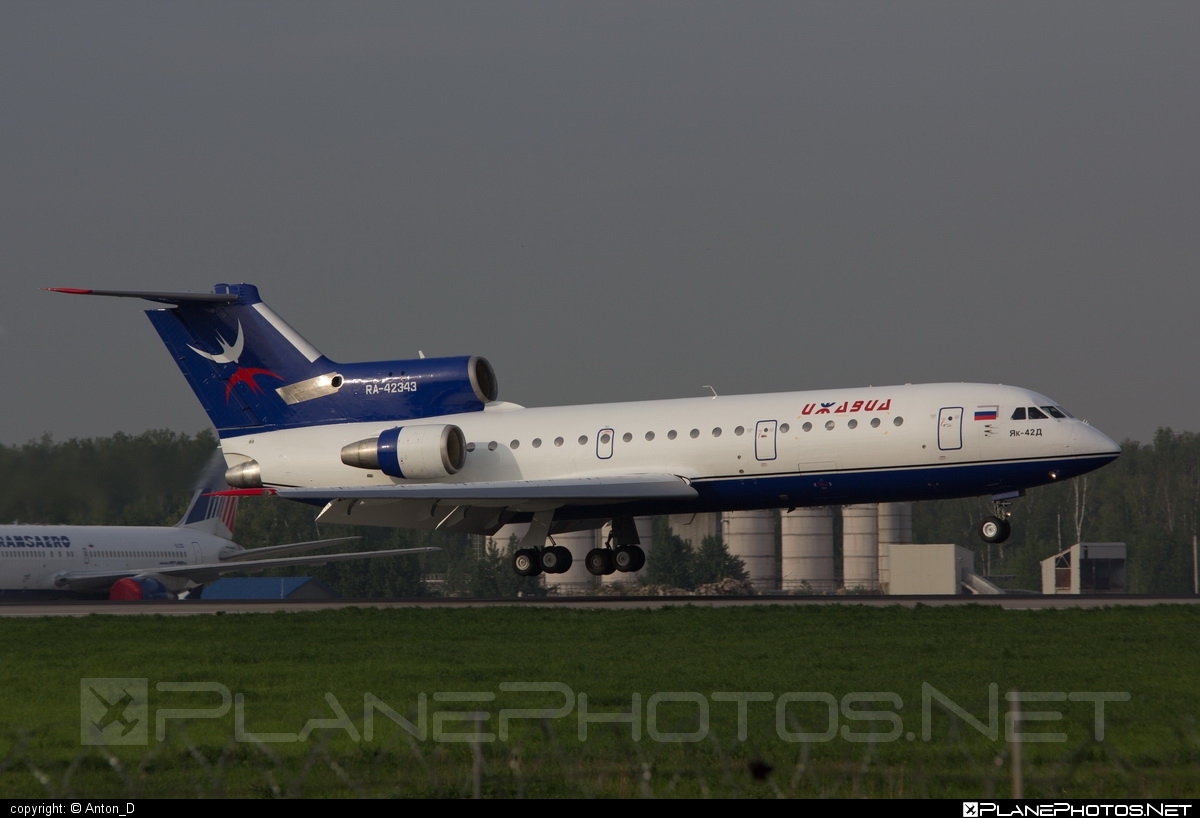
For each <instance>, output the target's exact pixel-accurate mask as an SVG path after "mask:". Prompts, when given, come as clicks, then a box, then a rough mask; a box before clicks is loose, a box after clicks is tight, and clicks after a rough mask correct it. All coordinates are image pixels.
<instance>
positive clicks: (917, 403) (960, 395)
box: [222, 384, 1119, 526]
mask: <svg viewBox="0 0 1200 818" xmlns="http://www.w3.org/2000/svg"><path fill="white" fill-rule="evenodd" d="M364 400H365V399H364ZM1027 407H1054V409H1055V414H1059V413H1061V408H1060V407H1057V405H1056V404H1055V403H1054V402H1053V401H1051V400H1050V399H1049V398H1047V397H1045V396H1044V395H1040V394H1038V393H1036V392H1031V391H1029V390H1027V389H1021V388H1018V387H1010V386H1001V385H988V384H923V385H903V386H887V387H866V388H859V389H834V390H823V391H815V392H790V393H774V394H760V395H742V396H728V397H726V396H721V397H715V398H687V399H679V400H660V401H644V402H636V403H613V404H593V405H582V406H563V407H553V408H541V409H527V408H522V407H518V406H515V405H513V404H493V405H489V407H488V408H487V409H485V410H484V411H482V412H474V413H465V414H456V415H447V416H442V417H433V418H422V419H417V420H408V421H395V422H391V423H383V422H373V423H345V424H331V425H326V426H313V427H305V428H298V429H285V430H279V431H273V432H268V433H257V434H247V435H242V436H227V437H225V438H224V439H223V440H222V449H223V451H224V452H225V456H226V461H227V463H228V464H229V465H230V466H234V465H237V464H239V463H241V462H244V461H245V460H247V459H252V460H254V461H256V462H257V463H258V464H259V466H260V468H261V475H262V481H263V484H264V485H266V486H292V487H296V486H299V487H333V486H337V487H347V488H351V487H378V486H382V485H388V484H396V485H401V484H405V483H411V482H413V481H405V480H402V479H399V478H394V477H389V476H387V475H385V474H383V473H381V472H380V471H378V470H367V469H361V468H355V467H352V466H347V465H345V464H344V463H342V462H341V459H340V457H339V452H340V450H341V448H342V447H343V446H345V445H347V444H350V443H353V442H355V441H359V440H362V439H364V438H370V437H372V436H377V435H379V434H380V433H381V432H382V431H384V430H385V429H387V428H390V427H395V426H412V425H421V424H428V425H437V424H453V425H455V426H458V427H459V428H460V429H461V430H462V432H463V434H464V436H465V439H466V441H467V450H468V451H467V455H466V458H465V462H464V465H463V467H462V468H461V469H460V470H459V471H458V472H457V473H456V474H453V475H451V476H447V477H444V478H442V479H440V480H437V481H432V482H436V483H439V484H444V485H452V484H456V483H476V482H481V481H513V480H529V481H538V480H553V479H560V478H567V477H591V476H603V475H636V474H671V475H677V476H679V477H682V478H686V479H687V480H688V481H689V482H690V483H691V485H692V486H694V487H696V488H697V490H698V491H700V492H701V498H700V500H699V501H698V503H696V504H692V506H691V507H692V510H720V509H721V508H722V507H723V508H752V507H759V508H766V507H785V506H789V505H822V504H826V503H828V504H836V503H846V502H872V501H880V500H889V499H922V498H926V497H931V498H932V497H949V496H970V495H973V494H987V493H998V492H1003V491H1011V490H1014V489H1024V488H1027V487H1030V486H1034V485H1040V484H1044V483H1049V482H1053V481H1054V480H1056V479H1065V478H1068V477H1071V476H1074V474H1078V473H1083V472H1085V471H1090V470H1091V469H1093V468H1096V467H1097V466H1098V465H1102V464H1103V463H1104V462H1108V461H1109V460H1111V459H1112V458H1113V457H1115V456H1116V455H1117V453H1118V452H1119V447H1118V445H1117V444H1116V443H1115V442H1113V441H1112V440H1111V439H1110V438H1108V437H1107V436H1105V435H1104V434H1103V433H1101V432H1099V431H1098V430H1096V429H1094V428H1092V427H1091V426H1089V425H1088V424H1087V423H1085V422H1083V421H1080V420H1077V419H1075V418H1072V417H1069V416H1066V415H1063V416H1060V417H1054V416H1052V415H1051V414H1050V413H1049V412H1047V411H1046V410H1045V409H1044V408H1043V409H1042V410H1041V411H1042V413H1043V414H1044V415H1046V416H1045V417H1043V418H1036V419H1024V420H1015V419H1013V416H1014V410H1016V409H1018V408H1027ZM965 467H975V468H965ZM931 470H933V471H931ZM933 474H936V475H938V476H936V477H934V478H931V477H930V475H933ZM993 475H994V479H990V477H991V476H993ZM809 477H812V478H813V479H812V480H809V479H808V478H809ZM422 482H431V481H422ZM810 483H811V485H810ZM824 484H828V488H822V486H823V485H824ZM813 486H815V487H816V488H813ZM992 488H995V492H993V491H992ZM413 503H416V505H419V506H421V508H416V507H415V506H414V507H413V508H410V509H406V507H405V506H406V504H410V505H411V504H413ZM388 505H389V508H390V509H391V512H390V513H389V514H387V515H383V518H381V519H380V520H375V521H372V520H369V519H365V518H359V519H358V521H359V522H363V523H365V524H392V525H414V526H422V525H424V524H425V521H428V520H429V519H431V518H434V517H436V516H437V515H436V512H435V513H432V514H431V512H430V510H429V509H428V508H425V506H427V505H428V504H427V503H424V502H420V503H417V502H416V501H407V500H398V501H391V502H390V503H389V504H388ZM685 505H686V504H685ZM680 510H687V509H686V507H685V508H681V507H680V506H679V504H674V505H664V506H663V507H662V509H661V510H658V509H655V508H651V507H648V506H643V507H640V508H639V509H637V513H674V512H677V511H680ZM598 516H599V515H598ZM385 518H386V519H385ZM389 520H390V521H389ZM347 521H349V520H347Z"/></svg>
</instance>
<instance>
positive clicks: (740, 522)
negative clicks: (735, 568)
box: [722, 509, 779, 590]
mask: <svg viewBox="0 0 1200 818" xmlns="http://www.w3.org/2000/svg"><path fill="white" fill-rule="evenodd" d="M778 518H779V512H778V511H777V510H776V509H763V510H759V511H726V512H725V513H724V515H723V516H722V527H723V528H724V531H725V536H724V537H723V539H724V541H725V547H726V548H727V549H728V550H729V553H730V554H732V555H733V556H735V557H737V558H739V559H740V560H741V561H742V562H743V563H744V564H745V566H746V573H747V574H749V577H750V583H751V584H752V585H753V586H754V587H756V588H760V589H764V590H774V589H775V588H777V587H778V586H779V569H778V565H777V563H776V559H775V525H776V523H775V521H776V520H777V519H778Z"/></svg>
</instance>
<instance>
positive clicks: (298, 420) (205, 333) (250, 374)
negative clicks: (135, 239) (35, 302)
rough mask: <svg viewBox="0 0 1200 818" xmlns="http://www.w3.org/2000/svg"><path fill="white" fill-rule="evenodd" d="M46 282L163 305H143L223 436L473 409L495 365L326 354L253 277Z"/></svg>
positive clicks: (485, 395) (490, 391)
mask: <svg viewBox="0 0 1200 818" xmlns="http://www.w3.org/2000/svg"><path fill="white" fill-rule="evenodd" d="M48 289H51V290H52V291H54V292H63V293H71V294H76V295H107V296H118V297H123V298H144V299H146V300H149V301H156V302H159V303H161V304H166V305H168V306H167V307H165V308H157V309H153V310H147V312H146V314H147V316H149V318H150V323H152V324H153V325H154V328H155V329H156V330H157V331H158V334H159V336H160V337H161V338H162V340H163V343H165V344H166V346H167V349H168V350H169V351H170V353H171V357H172V358H174V360H175V363H176V365H178V366H179V369H180V370H181V371H182V372H183V375H184V377H185V378H186V379H187V382H188V385H190V386H191V387H192V391H193V392H195V393H196V397H197V398H199V400H200V403H201V405H202V406H203V407H204V411H205V412H206V413H207V414H208V418H209V420H211V421H212V424H213V426H215V427H216V429H217V435H218V436H219V437H220V438H222V439H225V438H227V437H236V436H241V435H246V434H250V433H257V432H270V431H275V430H278V429H288V428H300V427H305V426H317V425H322V424H329V423H343V422H349V421H376V420H379V421H394V420H407V419H412V418H421V417H432V416H435V415H447V414H453V413H456V412H475V411H481V410H482V409H483V407H484V406H485V405H486V404H487V403H488V402H490V401H494V400H495V399H496V394H497V391H496V376H495V373H494V372H493V371H492V368H491V365H490V364H489V363H488V362H487V361H486V360H485V359H483V358H481V357H478V356H458V357H447V358H424V357H422V358H418V359H409V360H398V361H376V362H368V363H351V364H338V363H334V362H333V361H331V360H329V359H328V358H326V357H325V356H324V355H322V354H321V353H320V352H318V351H317V349H316V348H315V347H314V346H313V345H312V344H310V343H309V342H308V341H306V340H305V339H304V338H303V336H301V335H300V333H298V332H296V330H294V329H293V328H292V327H291V326H290V325H289V324H288V323H287V322H286V321H284V320H283V319H282V318H281V317H280V316H279V315H278V314H276V313H275V311H274V310H272V309H271V308H270V307H268V306H267V305H266V304H264V303H263V301H262V299H261V298H260V297H259V294H258V288H257V287H255V286H254V285H253V284H218V285H216V286H215V287H214V288H213V292H211V293H170V292H152V291H130V290H88V289H75V288H65V287H51V288H48Z"/></svg>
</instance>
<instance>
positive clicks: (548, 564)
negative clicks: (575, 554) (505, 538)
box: [512, 539, 571, 577]
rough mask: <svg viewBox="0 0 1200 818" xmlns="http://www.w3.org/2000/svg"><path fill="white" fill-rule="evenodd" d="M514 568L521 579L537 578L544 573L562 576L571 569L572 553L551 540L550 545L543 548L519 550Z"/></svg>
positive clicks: (514, 559) (513, 561) (514, 558)
mask: <svg viewBox="0 0 1200 818" xmlns="http://www.w3.org/2000/svg"><path fill="white" fill-rule="evenodd" d="M512 566H513V571H515V572H516V573H517V576H519V577H536V576H537V575H538V574H541V573H543V572H544V573H547V574H562V573H566V572H567V571H568V570H569V569H570V568H571V552H570V551H568V550H567V549H566V548H565V547H564V546H561V545H555V544H554V540H553V539H551V540H550V545H547V546H543V547H542V548H518V549H517V551H516V553H515V554H513V558H512Z"/></svg>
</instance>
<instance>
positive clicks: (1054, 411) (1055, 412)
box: [1042, 406, 1066, 420]
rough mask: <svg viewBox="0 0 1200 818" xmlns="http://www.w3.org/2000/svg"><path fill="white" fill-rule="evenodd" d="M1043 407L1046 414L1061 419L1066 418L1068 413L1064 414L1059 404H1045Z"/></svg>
mask: <svg viewBox="0 0 1200 818" xmlns="http://www.w3.org/2000/svg"><path fill="white" fill-rule="evenodd" d="M1042 408H1043V409H1045V410H1046V414H1048V415H1050V417H1052V418H1058V419H1059V420H1062V419H1064V418H1066V415H1064V414H1063V413H1062V412H1061V411H1060V410H1059V408H1058V407H1057V406H1043V407H1042Z"/></svg>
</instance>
